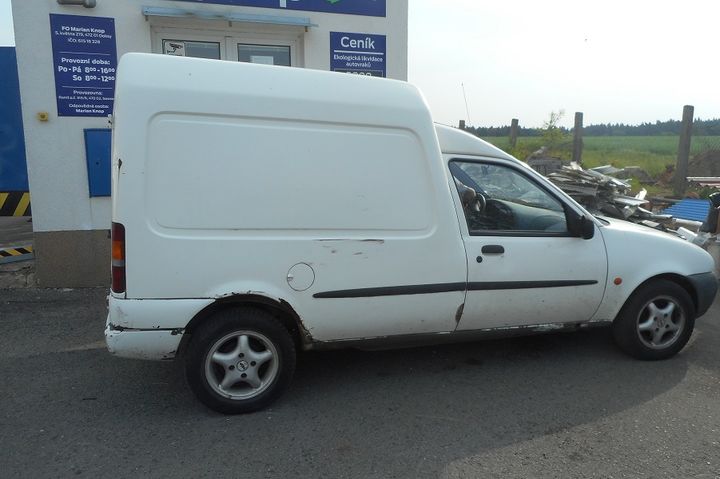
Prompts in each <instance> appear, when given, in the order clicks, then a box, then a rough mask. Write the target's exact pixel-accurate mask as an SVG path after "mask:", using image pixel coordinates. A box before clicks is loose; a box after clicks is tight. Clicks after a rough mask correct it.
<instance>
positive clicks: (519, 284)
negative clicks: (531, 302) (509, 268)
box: [468, 280, 598, 291]
mask: <svg viewBox="0 0 720 479" xmlns="http://www.w3.org/2000/svg"><path fill="white" fill-rule="evenodd" d="M597 283H598V282H597V281H595V280H565V281H486V282H474V283H468V291H492V290H498V289H535V288H566V287H568V286H588V285H591V284H597Z"/></svg>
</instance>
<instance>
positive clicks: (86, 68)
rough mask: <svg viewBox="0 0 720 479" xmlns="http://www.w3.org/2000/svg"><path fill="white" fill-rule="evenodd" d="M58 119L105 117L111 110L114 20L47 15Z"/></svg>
mask: <svg viewBox="0 0 720 479" xmlns="http://www.w3.org/2000/svg"><path fill="white" fill-rule="evenodd" d="M50 30H51V34H52V50H53V68H54V69H55V95H56V96H57V109H58V116H107V115H110V114H111V113H112V111H113V102H114V96H115V74H116V71H117V46H116V42H115V19H113V18H103V17H87V16H80V15H56V14H50Z"/></svg>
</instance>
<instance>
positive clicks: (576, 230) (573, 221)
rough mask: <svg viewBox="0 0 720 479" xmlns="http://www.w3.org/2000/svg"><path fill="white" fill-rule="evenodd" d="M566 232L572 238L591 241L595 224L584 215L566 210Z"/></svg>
mask: <svg viewBox="0 0 720 479" xmlns="http://www.w3.org/2000/svg"><path fill="white" fill-rule="evenodd" d="M566 216H567V225H568V231H569V232H570V234H571V235H572V236H575V237H577V238H582V239H586V240H588V239H591V238H592V237H594V236H595V223H593V221H592V220H591V219H590V218H588V217H586V216H585V215H582V216H581V215H579V214H578V213H577V212H575V211H573V210H570V209H568V211H567V215H566Z"/></svg>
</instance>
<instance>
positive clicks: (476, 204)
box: [468, 191, 487, 213]
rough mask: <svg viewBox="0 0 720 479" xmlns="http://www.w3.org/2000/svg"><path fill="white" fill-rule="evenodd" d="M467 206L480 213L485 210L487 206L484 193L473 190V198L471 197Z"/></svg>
mask: <svg viewBox="0 0 720 479" xmlns="http://www.w3.org/2000/svg"><path fill="white" fill-rule="evenodd" d="M468 207H469V208H470V209H471V210H472V211H474V212H476V213H482V212H483V211H485V207H487V198H485V195H483V194H482V193H479V192H477V191H476V192H475V198H474V199H473V201H472V203H470V204H469V205H468Z"/></svg>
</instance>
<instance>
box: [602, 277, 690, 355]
mask: <svg viewBox="0 0 720 479" xmlns="http://www.w3.org/2000/svg"><path fill="white" fill-rule="evenodd" d="M694 326H695V306H694V304H693V302H692V299H691V298H690V295H689V294H688V292H687V291H685V289H684V288H683V287H681V286H680V285H678V284H676V283H673V282H672V281H667V280H656V281H652V282H650V283H647V284H645V285H643V286H641V287H640V288H639V289H638V290H637V291H636V292H635V293H633V295H632V296H631V297H630V299H629V300H628V301H627V303H625V306H623V308H622V310H621V311H620V314H618V317H617V318H616V319H615V322H614V323H613V336H614V337H615V342H616V343H617V345H618V346H619V347H620V349H622V350H623V351H625V352H626V353H627V354H629V355H631V356H633V357H635V358H638V359H645V360H658V359H667V358H670V357H672V356H674V355H675V354H677V353H678V352H679V351H680V350H681V349H682V348H683V347H685V344H687V342H688V340H689V339H690V336H691V335H692V332H693V328H694Z"/></svg>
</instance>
